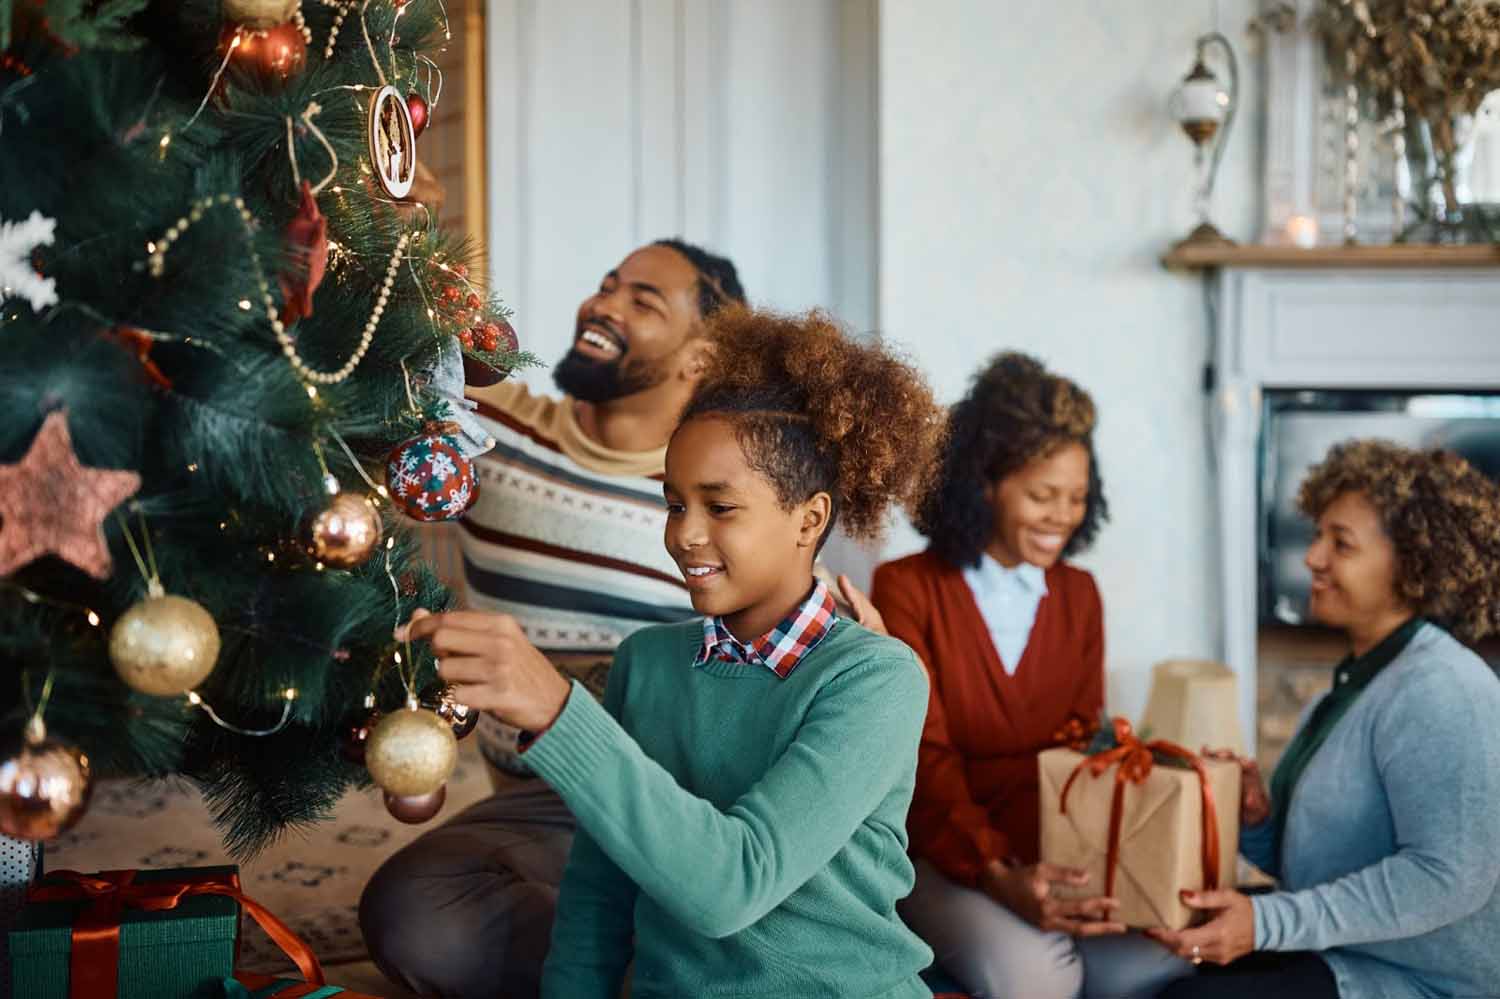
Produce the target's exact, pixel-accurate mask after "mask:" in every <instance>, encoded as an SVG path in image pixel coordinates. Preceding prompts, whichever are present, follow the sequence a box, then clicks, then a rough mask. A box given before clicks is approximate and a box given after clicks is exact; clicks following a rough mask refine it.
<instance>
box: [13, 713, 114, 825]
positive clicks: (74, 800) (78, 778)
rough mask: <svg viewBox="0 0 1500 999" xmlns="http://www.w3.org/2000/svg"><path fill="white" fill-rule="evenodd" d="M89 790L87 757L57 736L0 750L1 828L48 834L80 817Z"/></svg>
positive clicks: (22, 740)
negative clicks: (59, 739) (56, 737)
mask: <svg viewBox="0 0 1500 999" xmlns="http://www.w3.org/2000/svg"><path fill="white" fill-rule="evenodd" d="M93 790H94V783H93V779H92V777H91V776H90V773H89V760H88V757H87V756H85V755H83V753H81V752H79V751H78V750H77V749H76V748H74V747H73V746H69V745H67V744H65V743H62V742H59V741H58V740H56V739H46V738H43V739H40V740H28V739H17V740H13V741H11V742H9V743H8V744H7V745H6V746H5V748H4V749H0V833H4V834H5V835H7V836H14V837H16V838H17V839H28V840H38V839H51V838H52V837H54V836H56V835H58V834H59V833H62V832H65V831H66V830H68V829H69V828H71V827H72V826H73V824H74V823H76V822H77V821H78V820H79V819H80V818H82V817H83V813H84V811H85V809H86V808H87V807H88V801H89V795H90V794H91V793H92V792H93Z"/></svg>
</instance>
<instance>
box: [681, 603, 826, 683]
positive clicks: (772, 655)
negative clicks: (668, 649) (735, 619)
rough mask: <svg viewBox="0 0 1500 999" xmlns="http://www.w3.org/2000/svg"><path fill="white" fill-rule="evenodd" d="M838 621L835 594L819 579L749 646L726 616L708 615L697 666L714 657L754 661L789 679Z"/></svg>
mask: <svg viewBox="0 0 1500 999" xmlns="http://www.w3.org/2000/svg"><path fill="white" fill-rule="evenodd" d="M836 620H838V613H837V612H836V611H835V610H834V606H833V595H832V594H830V593H829V592H828V587H827V586H825V585H824V584H823V581H822V580H815V581H814V582H813V588H812V592H811V593H809V594H808V596H807V599H806V600H804V601H802V603H800V604H798V605H797V606H796V608H795V609H793V611H792V612H791V613H790V614H788V615H787V616H786V618H785V619H783V620H782V622H781V623H780V624H778V625H777V626H776V627H774V628H772V629H771V630H770V631H768V632H766V633H765V634H764V635H761V636H760V637H759V638H757V639H755V640H754V641H753V642H750V643H749V644H748V645H747V644H745V643H744V642H741V641H740V640H739V639H738V638H735V637H734V636H733V635H732V634H730V633H729V629H728V628H726V627H725V626H724V621H723V619H722V618H718V617H706V618H704V619H703V646H702V648H700V649H699V650H698V655H697V657H696V658H694V659H693V666H694V667H698V666H704V665H707V664H708V662H709V661H710V660H713V659H718V660H721V661H723V662H730V663H753V664H755V665H757V666H764V667H765V668H766V669H768V670H770V671H771V672H772V673H775V674H776V675H777V676H779V677H781V679H783V680H785V679H786V678H787V677H788V676H790V675H791V673H792V670H794V669H796V668H797V664H798V663H800V662H802V660H803V659H804V658H805V657H806V656H807V654H808V653H809V652H811V651H812V650H813V649H814V648H816V647H817V645H818V643H819V642H821V641H822V640H823V639H824V638H826V637H828V633H829V632H830V631H832V630H833V624H834V622H835V621H836Z"/></svg>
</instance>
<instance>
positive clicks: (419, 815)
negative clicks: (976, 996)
mask: <svg viewBox="0 0 1500 999" xmlns="http://www.w3.org/2000/svg"><path fill="white" fill-rule="evenodd" d="M447 798H448V785H447V784H439V785H438V789H437V790H436V791H433V792H432V793H431V794H410V795H397V794H392V793H391V792H389V791H387V792H385V810H386V811H388V812H390V813H391V815H392V817H393V818H395V819H397V820H398V821H400V822H405V823H407V824H408V825H417V824H418V823H422V822H426V821H427V820H428V819H430V818H432V817H433V816H434V815H436V814H437V813H438V812H440V811H442V810H443V802H444V801H446V800H447Z"/></svg>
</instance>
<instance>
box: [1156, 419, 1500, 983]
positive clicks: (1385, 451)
mask: <svg viewBox="0 0 1500 999" xmlns="http://www.w3.org/2000/svg"><path fill="white" fill-rule="evenodd" d="M1298 502H1299V505H1300V506H1301V508H1302V510H1303V512H1304V513H1306V514H1307V515H1308V516H1309V517H1312V518H1313V519H1314V520H1315V521H1316V522H1317V531H1316V533H1315V534H1314V536H1313V541H1312V544H1311V546H1310V547H1309V548H1308V551H1307V559H1306V561H1307V566H1308V568H1309V569H1311V570H1312V573H1313V585H1312V600H1311V607H1310V610H1311V613H1312V615H1313V616H1314V617H1315V618H1316V619H1317V620H1319V621H1321V622H1322V623H1324V624H1327V625H1330V626H1333V627H1336V628H1339V629H1340V630H1342V631H1343V632H1344V633H1345V635H1346V636H1347V637H1348V640H1349V656H1348V657H1347V658H1345V659H1344V661H1343V662H1341V663H1340V664H1339V665H1338V666H1337V667H1336V668H1335V670H1334V683H1333V687H1332V690H1331V691H1330V692H1329V693H1328V694H1327V695H1325V696H1324V697H1323V698H1322V699H1321V700H1319V701H1318V702H1317V703H1316V704H1315V705H1313V707H1312V709H1311V711H1309V712H1308V713H1307V714H1306V715H1304V717H1303V720H1302V723H1301V725H1300V726H1299V727H1298V730H1297V734H1296V735H1295V736H1294V737H1293V739H1292V742H1291V744H1290V745H1289V746H1288V747H1287V749H1286V753H1285V755H1284V756H1283V757H1282V760H1281V762H1280V763H1279V764H1278V766H1277V768H1276V771H1275V773H1274V774H1273V775H1272V777H1271V786H1270V789H1269V793H1267V790H1266V788H1265V787H1264V785H1262V784H1261V782H1260V778H1259V775H1258V773H1257V772H1256V771H1255V768H1254V766H1253V764H1250V763H1249V762H1248V761H1245V763H1244V764H1243V765H1244V766H1245V771H1246V772H1245V776H1246V780H1245V795H1244V799H1243V801H1242V805H1241V822H1242V832H1241V836H1240V848H1241V851H1242V852H1243V853H1244V854H1245V856H1246V857H1248V858H1249V859H1250V860H1251V861H1252V862H1254V863H1255V864H1256V865H1257V866H1259V867H1261V868H1262V869H1264V870H1266V871H1267V872H1268V873H1270V874H1273V875H1275V876H1276V877H1277V878H1278V879H1279V890H1277V891H1274V892H1271V893H1269V894H1264V895H1256V896H1247V895H1243V894H1240V893H1239V892H1233V891H1213V892H1200V893H1197V894H1196V895H1190V896H1188V897H1187V899H1186V900H1187V901H1188V904H1190V905H1192V906H1194V907H1196V908H1200V909H1204V910H1208V912H1209V914H1210V916H1211V918H1210V919H1209V921H1208V922H1207V923H1205V924H1204V925H1202V926H1199V927H1196V928H1193V929H1187V930H1182V931H1180V932H1168V931H1153V934H1152V935H1153V936H1155V937H1156V938H1157V939H1158V940H1160V941H1161V942H1162V943H1164V944H1165V945H1166V946H1168V947H1170V948H1171V949H1172V950H1173V951H1175V952H1176V953H1177V954H1179V955H1181V956H1182V957H1184V958H1187V959H1188V960H1190V961H1193V962H1194V963H1195V964H1200V965H1201V967H1200V968H1199V973H1198V974H1197V975H1195V976H1193V977H1190V978H1185V979H1181V980H1180V981H1178V982H1177V983H1175V984H1174V985H1173V986H1171V987H1169V988H1168V989H1167V990H1166V991H1165V992H1163V993H1162V995H1163V997H1170V999H1189V997H1192V999H1197V997H1200V996H1205V997H1206V996H1214V997H1220V999H1233V997H1239V996H1244V997H1254V999H1269V997H1272V996H1274V997H1276V999H1284V997H1292V996H1298V997H1300V996H1306V997H1309V999H1325V997H1326V999H1416V997H1423V996H1463V997H1479V996H1496V995H1500V890H1497V885H1500V680H1497V679H1496V676H1495V674H1494V673H1493V672H1492V671H1491V670H1490V668H1489V667H1488V666H1486V665H1485V663H1484V661H1483V660H1482V659H1480V658H1479V657H1478V656H1477V655H1475V654H1474V653H1473V652H1471V651H1470V650H1469V649H1467V648H1466V647H1464V646H1463V645H1461V644H1460V643H1459V642H1458V641H1457V640H1456V639H1455V638H1454V637H1453V636H1455V635H1456V636H1458V637H1459V638H1463V639H1466V640H1470V641H1473V640H1477V639H1479V638H1483V637H1484V636H1486V635H1489V634H1494V633H1496V632H1497V631H1500V487H1497V486H1496V485H1495V484H1494V483H1493V482H1490V481H1489V480H1488V479H1486V478H1484V476H1482V475H1481V474H1480V473H1479V472H1477V471H1476V470H1474V469H1473V468H1471V467H1470V466H1469V465H1468V464H1467V463H1466V462H1464V461H1463V459H1461V458H1459V457H1457V456H1456V455H1453V454H1451V453H1445V452H1437V451H1432V452H1418V451H1412V450H1409V449H1407V448H1402V447H1398V446H1396V445H1394V444H1389V443H1386V442H1383V441H1355V442H1351V443H1347V444H1341V445H1338V446H1337V447H1335V448H1333V449H1332V450H1331V451H1330V452H1329V453H1328V456H1327V457H1326V458H1325V459H1324V461H1323V462H1322V464H1320V465H1318V466H1316V467H1315V468H1313V469H1312V471H1311V472H1310V473H1309V475H1308V478H1307V480H1306V481H1305V482H1304V483H1303V485H1302V489H1301V493H1300V495H1299V497H1298ZM1450 632H1451V634H1450ZM1205 962H1206V963H1205Z"/></svg>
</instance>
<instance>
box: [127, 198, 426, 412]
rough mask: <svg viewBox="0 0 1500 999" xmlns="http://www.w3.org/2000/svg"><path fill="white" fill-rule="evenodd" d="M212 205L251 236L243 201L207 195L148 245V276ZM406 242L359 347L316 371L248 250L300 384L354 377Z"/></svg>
mask: <svg viewBox="0 0 1500 999" xmlns="http://www.w3.org/2000/svg"><path fill="white" fill-rule="evenodd" d="M216 204H218V205H233V206H234V208H235V210H236V211H238V212H239V214H240V220H241V221H242V222H243V223H244V225H245V232H246V234H247V235H250V234H252V233H253V231H254V226H255V218H254V216H252V215H251V214H250V210H249V209H248V208H246V207H245V199H244V198H240V197H235V196H234V195H231V194H219V195H216V196H215V195H211V196H209V197H206V198H200V199H198V200H197V201H195V202H194V203H193V206H192V208H191V209H189V210H188V213H187V215H185V216H183V217H182V218H179V219H178V220H177V221H176V222H175V223H173V224H172V225H171V226H169V227H168V228H167V231H166V232H165V233H163V234H162V236H161V238H160V239H159V240H157V241H155V242H154V243H151V244H149V246H148V249H149V250H150V252H151V256H150V258H149V267H150V271H151V276H152V277H158V278H159V277H161V275H162V272H163V270H164V269H165V266H166V255H167V250H168V249H169V248H171V246H172V244H173V243H175V242H177V240H178V239H179V238H181V236H182V234H183V233H184V232H186V231H187V230H188V229H189V228H190V227H191V226H192V225H193V223H195V222H198V221H199V220H201V219H202V218H203V213H204V212H205V211H207V210H208V209H210V208H212V207H213V206H214V205H216ZM410 242H411V233H409V232H405V233H402V234H401V238H400V239H398V240H397V241H396V248H395V250H394V251H392V253H391V261H390V263H389V265H387V267H386V269H385V279H384V280H383V281H382V282H381V285H380V294H379V295H378V296H377V297H376V299H375V308H374V309H373V310H371V312H370V318H369V319H368V320H366V321H365V327H364V330H363V331H361V333H360V337H359V346H358V347H356V348H355V349H354V353H353V354H351V355H349V359H348V360H347V361H345V362H344V364H343V366H342V367H340V368H338V369H337V370H335V371H318V370H317V369H315V368H313V367H310V366H309V365H308V364H307V363H306V362H305V361H303V360H302V358H301V356H300V355H299V354H298V353H297V345H296V344H295V343H294V342H293V341H292V338H291V337H290V336H288V335H287V332H286V326H285V325H284V324H283V323H282V321H281V314H280V313H279V312H278V311H277V309H276V300H275V299H274V298H272V297H271V286H270V285H269V284H268V283H267V282H266V276H265V272H264V270H263V269H262V268H261V265H260V257H259V256H258V255H257V254H256V253H255V251H254V249H253V248H252V249H251V251H250V264H251V267H252V269H253V270H254V272H255V281H256V284H257V285H259V288H260V297H261V302H262V303H263V304H264V305H265V310H266V318H267V319H268V320H270V323H271V332H272V333H274V334H275V336H276V342H277V343H278V344H280V345H281V352H282V354H283V355H285V356H286V359H287V363H289V364H290V365H291V366H292V370H294V371H295V372H297V375H298V377H300V378H301V379H302V380H303V381H306V382H314V383H316V384H318V385H337V384H338V383H339V382H342V381H344V380H345V379H347V378H348V377H349V376H350V375H352V374H354V369H355V368H357V367H359V362H360V361H362V360H364V357H365V354H366V353H368V352H369V349H370V344H371V343H373V342H374V340H375V329H376V327H377V326H379V325H380V318H381V316H383V315H384V314H385V307H386V304H387V303H388V302H389V301H390V297H391V288H392V287H393V286H394V285H395V283H396V271H397V269H398V268H399V267H400V266H401V260H402V258H403V256H404V255H405V253H406V247H407V246H408V245H409V244H410Z"/></svg>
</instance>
